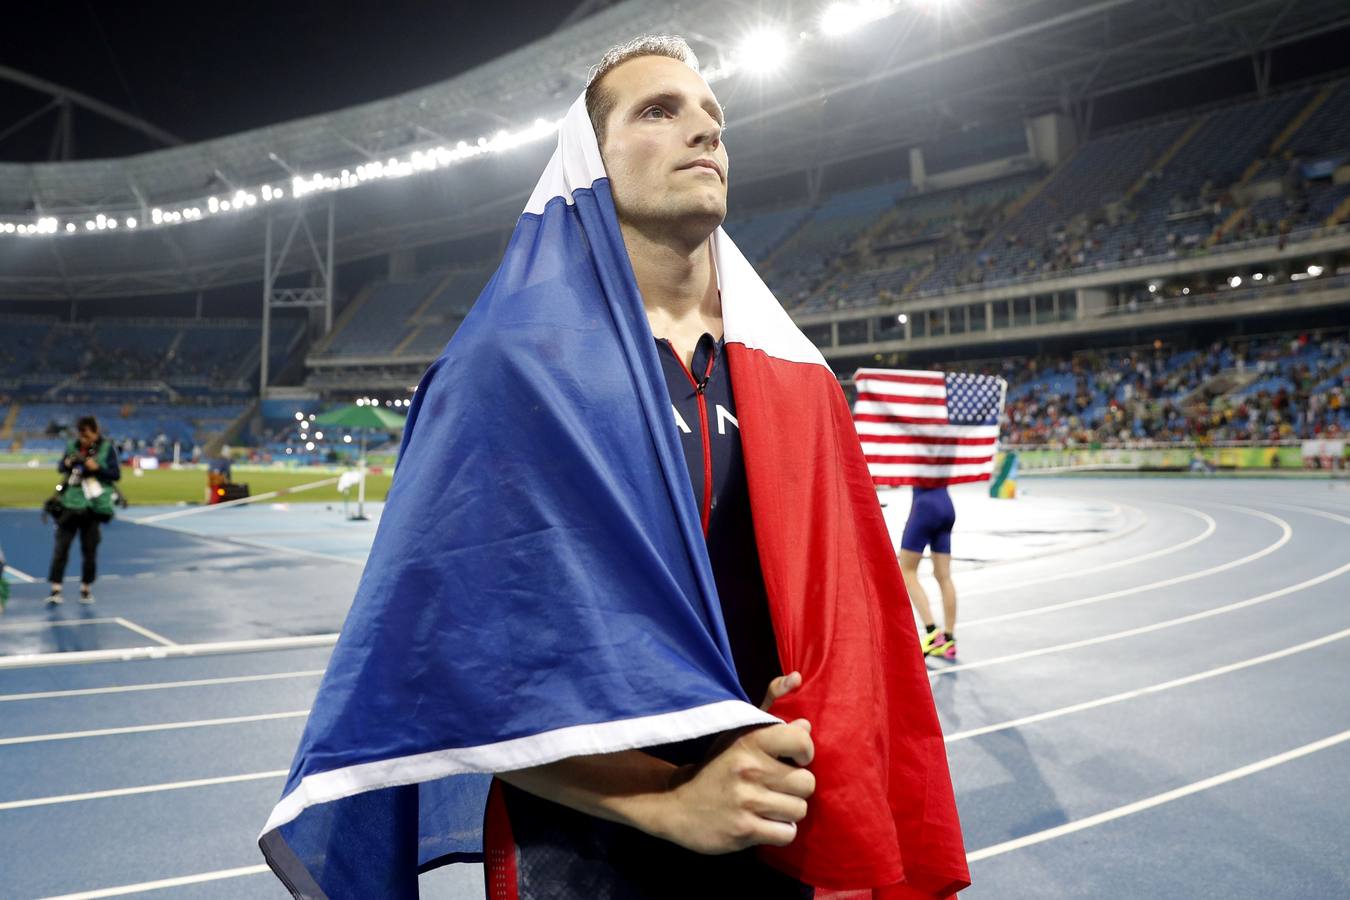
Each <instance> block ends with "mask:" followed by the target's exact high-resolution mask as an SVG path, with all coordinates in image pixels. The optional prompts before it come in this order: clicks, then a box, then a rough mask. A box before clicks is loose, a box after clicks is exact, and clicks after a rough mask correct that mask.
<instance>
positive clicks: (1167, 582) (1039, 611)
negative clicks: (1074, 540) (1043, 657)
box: [961, 506, 1294, 628]
mask: <svg viewBox="0 0 1350 900" xmlns="http://www.w3.org/2000/svg"><path fill="white" fill-rule="evenodd" d="M1229 509H1239V510H1242V511H1244V512H1249V513H1251V514H1252V515H1255V516H1260V517H1261V518H1263V519H1269V520H1270V521H1272V522H1274V523H1275V524H1276V525H1279V526H1280V529H1281V531H1282V533H1281V535H1280V537H1279V538H1278V539H1277V540H1276V541H1275V542H1274V543H1272V544H1270V545H1268V546H1266V547H1262V548H1261V549H1260V550H1257V551H1256V552H1255V553H1249V554H1248V555H1246V556H1244V557H1242V558H1241V559H1235V560H1232V561H1230V562H1226V563H1222V564H1220V565H1217V566H1212V567H1210V568H1208V569H1202V570H1200V571H1199V572H1190V573H1187V574H1185V575H1176V576H1174V577H1172V578H1164V579H1162V580H1161V581H1154V582H1151V583H1149V584H1141V585H1139V586H1137V587H1130V588H1122V589H1120V590H1118V591H1110V592H1109V593H1105V594H1096V595H1094V596H1092V597H1082V598H1080V599H1078V600H1065V601H1064V602H1062V603H1050V604H1047V605H1045V606H1034V607H1032V608H1030V609H1019V610H1017V611H1016V612H1009V613H1000V614H999V615H996V616H985V617H984V618H983V619H973V620H971V621H968V622H964V623H962V625H961V627H962V628H974V627H976V626H979V625H990V624H993V623H994V622H1006V621H1008V620H1010V619H1024V618H1026V617H1027V616H1040V615H1044V614H1045V613H1051V612H1057V611H1059V610H1061V609H1072V608H1073V607H1076V606H1088V605H1089V604H1092V603H1100V602H1102V601H1103V600H1114V599H1116V598H1117V597H1128V596H1129V595H1131V594H1138V593H1141V592H1143V591H1151V590H1154V589H1156V588H1164V587H1171V586H1172V585H1174V584H1183V583H1185V582H1187V581H1194V580H1196V579H1197V578H1207V577H1209V576H1210V575H1217V574H1218V573H1220V572H1226V571H1228V570H1229V569H1235V568H1237V567H1238V566H1245V565H1247V563H1252V562H1256V561H1257V560H1258V559H1261V558H1262V557H1264V556H1269V555H1270V554H1272V553H1274V552H1275V551H1276V550H1279V549H1280V548H1281V547H1283V546H1284V545H1285V544H1287V543H1289V541H1290V539H1291V538H1293V536H1294V529H1293V528H1292V527H1291V526H1290V525H1289V523H1288V522H1286V521H1285V520H1284V519H1281V518H1280V517H1278V516H1272V515H1271V514H1270V513H1264V512H1261V511H1260V510H1258V509H1248V508H1247V507H1245V506H1232V507H1229Z"/></svg>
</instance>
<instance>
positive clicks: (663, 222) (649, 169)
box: [600, 56, 727, 240]
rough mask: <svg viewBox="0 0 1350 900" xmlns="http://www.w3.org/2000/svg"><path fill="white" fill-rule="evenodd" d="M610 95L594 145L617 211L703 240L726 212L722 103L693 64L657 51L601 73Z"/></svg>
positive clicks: (633, 220) (641, 222)
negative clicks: (597, 146)
mask: <svg viewBox="0 0 1350 900" xmlns="http://www.w3.org/2000/svg"><path fill="white" fill-rule="evenodd" d="M602 84H603V87H604V88H605V89H606V90H607V91H609V92H610V95H611V96H612V97H613V98H614V101H615V103H614V108H613V110H612V111H611V112H610V114H609V118H608V120H607V121H606V124H605V129H606V133H605V139H604V143H603V145H602V146H601V148H600V152H601V154H602V155H603V156H604V159H605V170H606V172H607V173H608V174H609V178H610V186H611V188H612V189H613V191H614V205H615V207H616V208H617V209H618V213H619V219H620V220H621V221H623V222H625V223H626V224H631V225H636V226H638V227H646V228H654V229H657V230H663V231H666V230H670V229H674V230H677V231H682V232H685V233H686V234H688V235H689V237H690V238H691V239H693V240H702V239H703V238H706V237H707V235H708V234H710V233H711V232H712V231H713V229H715V228H716V227H717V226H718V225H720V224H722V220H723V219H724V218H726V214H727V150H726V147H725V146H723V144H722V121H723V120H722V107H721V105H720V104H719V103H718V102H717V98H716V97H715V96H713V92H712V89H711V88H709V87H708V83H707V82H706V81H704V80H703V78H702V76H700V75H699V74H698V73H697V72H695V71H694V70H693V69H691V68H689V67H688V66H687V65H685V64H684V63H682V62H680V61H679V60H676V59H669V58H667V57H664V56H641V57H638V58H636V59H630V60H628V61H627V62H625V63H622V64H620V65H618V66H616V67H615V68H614V69H612V70H611V71H610V72H609V73H608V74H606V75H605V77H604V81H603V83H602Z"/></svg>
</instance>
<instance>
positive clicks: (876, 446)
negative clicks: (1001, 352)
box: [853, 369, 1008, 487]
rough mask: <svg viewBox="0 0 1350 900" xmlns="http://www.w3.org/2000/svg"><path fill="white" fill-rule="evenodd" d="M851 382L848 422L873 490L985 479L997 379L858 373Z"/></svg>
mask: <svg viewBox="0 0 1350 900" xmlns="http://www.w3.org/2000/svg"><path fill="white" fill-rule="evenodd" d="M853 380H854V383H855V385H856V386H857V388H858V401H857V403H855V404H854V406H853V422H854V424H855V425H856V426H857V429H858V437H859V438H861V440H862V448H863V455H864V456H866V457H867V467H868V468H869V469H870V470H871V472H872V480H873V482H875V483H876V484H879V485H914V486H917V487H941V486H944V485H949V484H960V483H962V482H966V481H986V480H988V478H989V477H990V475H991V474H992V473H993V471H994V451H995V450H997V449H998V420H999V415H1000V414H1001V413H1002V412H1003V399H1004V396H1005V395H1006V394H1007V392H1008V383H1007V382H1006V381H1004V380H1003V379H1002V378H998V377H996V376H993V375H970V374H966V373H964V372H919V371H911V370H906V369H859V370H858V371H857V373H856V374H855V375H854V376H853Z"/></svg>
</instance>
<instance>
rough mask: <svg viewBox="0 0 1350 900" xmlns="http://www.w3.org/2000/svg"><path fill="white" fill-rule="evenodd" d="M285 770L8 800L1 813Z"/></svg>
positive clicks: (256, 778)
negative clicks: (7, 810) (8, 810)
mask: <svg viewBox="0 0 1350 900" xmlns="http://www.w3.org/2000/svg"><path fill="white" fill-rule="evenodd" d="M287 774H289V773H288V772H287V771H286V770H285V769H275V770H273V771H271V772H248V773H246V774H244V775H222V776H220V777H218V778H194V779H193V780H191V781H169V782H165V783H163V784H143V785H140V786H138V787H124V788H111V789H110V790H106V791H87V792H86V793H83V794H61V795H59V796H55V797H33V798H32V799H29V800H7V801H5V802H3V803H0V811H3V810H6V809H27V808H29V807H31V806H53V805H55V804H57V803H79V802H81V801H84V800H104V799H107V798H108V797H131V796H134V795H135V794H155V793H158V792H160V791H180V790H183V789H185V788H198V787H210V786H211V785H215V784H238V783H239V782H241V781H262V780H264V779H267V778H285V777H286V776H287Z"/></svg>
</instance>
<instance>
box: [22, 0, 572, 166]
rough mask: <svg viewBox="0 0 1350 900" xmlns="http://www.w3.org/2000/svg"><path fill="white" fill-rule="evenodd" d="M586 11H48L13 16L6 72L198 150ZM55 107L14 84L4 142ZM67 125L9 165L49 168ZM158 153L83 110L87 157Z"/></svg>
mask: <svg viewBox="0 0 1350 900" xmlns="http://www.w3.org/2000/svg"><path fill="white" fill-rule="evenodd" d="M575 5H576V4H575V2H573V0H555V2H540V0H492V2H490V3H484V2H429V0H378V2H371V0H368V2H362V3H358V2H351V0H342V2H337V0H327V2H324V0H276V2H257V0H236V2H232V3H209V2H183V0H178V2H173V3H169V2H134V0H111V2H110V0H103V2H99V0H51V2H47V0H39V2H36V3H28V4H23V9H22V12H19V11H18V10H17V9H16V7H15V5H13V4H11V5H9V6H8V7H7V8H6V13H7V15H6V19H8V20H9V21H7V22H5V24H4V25H3V26H2V27H0V65H4V66H8V67H10V68H13V69H18V70H20V71H22V72H25V73H27V74H29V75H34V76H37V77H39V78H45V79H48V80H50V81H54V82H57V83H58V84H61V85H64V86H65V87H68V88H71V89H74V90H76V91H80V92H83V93H85V94H88V95H90V96H92V97H94V98H96V99H98V100H102V101H104V102H106V103H109V104H112V105H113V106H116V107H118V108H120V109H122V110H123V111H125V112H128V113H131V114H133V115H136V116H139V117H141V118H143V119H145V120H148V121H149V122H151V123H152V124H154V125H157V126H159V127H160V128H162V129H164V130H166V131H168V132H170V133H173V134H175V135H177V136H178V137H180V138H182V139H183V140H184V141H187V142H189V143H190V142H193V141H199V140H205V139H207V138H214V137H221V136H223V135H228V134H233V133H236V132H239V131H244V130H247V129H250V128H257V127H260V126H264V125H272V124H276V123H278V122H284V121H287V120H289V119H294V118H297V117H300V116H306V115H313V114H316V113H322V112H329V111H331V110H334V109H341V108H343V107H346V106H351V105H353V104H357V103H363V102H366V101H369V100H377V99H379V98H381V97H388V96H390V95H393V94H399V93H402V92H404V91H408V90H411V89H414V88H418V87H422V86H425V85H427V84H430V83H433V82H436V81H441V80H443V79H446V78H450V77H452V76H454V75H456V74H459V73H460V72H463V71H465V70H467V69H471V68H473V67H474V66H476V65H479V64H481V63H483V62H485V61H487V60H489V59H492V58H493V57H495V56H499V55H501V54H502V53H504V52H506V51H509V50H512V49H514V48H516V47H519V46H520V45H522V44H525V43H528V42H530V41H532V40H535V39H537V38H540V37H543V36H545V35H547V34H549V33H550V32H552V31H553V30H554V29H555V28H556V27H557V26H558V24H559V23H560V22H562V20H563V19H564V18H566V16H567V14H568V13H569V12H570V11H571V10H572V8H573V7H574V6H575ZM20 21H21V25H20ZM48 102H50V98H49V97H47V96H46V95H44V94H40V93H37V92H34V91H32V90H29V89H28V88H25V87H20V86H19V85H16V84H13V83H12V82H9V81H0V133H2V132H4V131H7V130H8V129H9V128H10V126H11V125H13V124H15V123H16V122H17V121H18V120H19V119H21V118H22V117H24V116H25V115H27V114H29V113H31V112H34V111H36V110H38V109H40V108H41V107H42V106H44V105H45V104H46V103H48ZM55 124H56V115H55V113H54V112H49V113H47V114H45V115H44V116H42V117H41V118H39V119H37V120H36V121H34V122H33V123H31V124H29V125H28V126H26V127H25V128H23V129H22V130H20V131H18V132H17V133H15V134H12V135H10V136H8V137H5V138H3V139H0V160H3V161H7V162H17V161H40V160H45V159H47V158H48V153H49V151H50V146H51V139H52V133H53V130H54V128H55ZM155 146H157V145H156V144H155V143H154V142H153V140H152V139H150V138H148V137H146V136H144V135H142V134H140V133H139V132H135V131H131V130H129V129H127V128H125V127H123V126H121V125H116V124H112V123H109V122H107V121H106V120H104V119H102V118H101V117H99V116H96V115H94V114H92V113H89V112H84V111H77V112H76V118H75V155H74V158H76V159H88V158H96V157H105V156H120V155H125V154H129V153H137V152H141V151H145V150H150V149H154V147H155Z"/></svg>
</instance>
